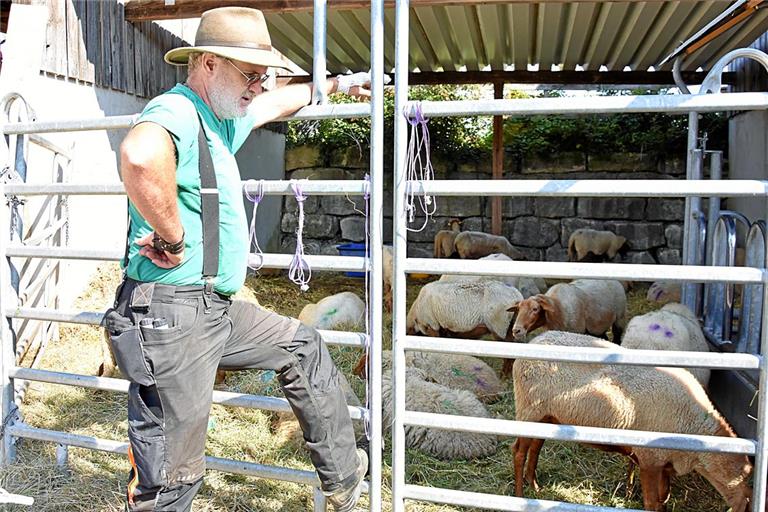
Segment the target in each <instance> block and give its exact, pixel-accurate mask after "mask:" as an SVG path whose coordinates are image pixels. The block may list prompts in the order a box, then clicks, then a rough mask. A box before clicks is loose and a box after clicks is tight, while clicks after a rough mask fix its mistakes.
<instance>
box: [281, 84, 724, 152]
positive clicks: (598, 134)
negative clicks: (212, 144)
mask: <svg viewBox="0 0 768 512" xmlns="http://www.w3.org/2000/svg"><path fill="white" fill-rule="evenodd" d="M409 94H410V98H411V100H415V101H457V100H466V99H478V98H481V97H483V88H482V87H480V86H454V85H436V86H416V87H411V89H410V92H409ZM486 94H487V91H486ZM598 94H600V95H603V96H617V95H626V94H636V95H637V94H666V91H660V92H653V91H646V90H634V91H614V90H604V91H600V92H599V93H598ZM565 95H566V94H565V92H563V91H547V92H544V93H541V94H540V96H541V97H563V96H565ZM505 97H506V98H507V99H523V98H530V97H531V96H530V95H529V94H527V93H525V92H523V91H518V90H508V91H507V93H506V94H505ZM331 101H332V102H333V103H353V102H355V101H358V100H355V99H353V98H350V97H348V96H345V95H333V96H332V97H331ZM393 113H394V90H393V89H392V88H387V89H385V91H384V114H385V123H384V139H385V140H384V144H385V148H391V147H392V144H393V140H392V137H393V131H394V130H393V119H394V117H393ZM428 127H429V133H430V139H431V147H432V153H433V155H435V156H441V157H443V158H448V159H450V160H454V161H455V160H462V161H467V160H472V159H476V158H479V157H480V156H481V155H482V154H484V153H487V152H488V151H489V150H490V148H491V147H492V141H493V131H492V123H491V118H490V117H470V118H458V117H436V118H433V119H430V120H429V123H428ZM700 130H701V132H702V133H706V134H707V137H708V147H713V148H718V149H724V148H727V138H728V120H727V117H726V116H725V115H722V114H705V115H703V116H701V120H700ZM369 133H370V119H368V118H364V119H327V120H321V121H310V122H295V123H291V124H290V125H289V129H288V134H287V144H288V146H289V147H293V146H298V145H302V144H309V145H316V146H319V147H320V149H321V151H324V152H328V151H330V150H331V149H334V148H338V147H348V146H351V145H358V146H360V147H361V148H367V147H368V145H369V140H368V137H369ZM503 133H504V145H505V147H506V149H507V151H508V152H511V153H512V154H514V155H516V156H518V157H519V158H522V157H524V156H531V155H534V156H544V157H546V156H549V155H553V154H557V153H561V152H583V153H585V154H606V153H647V154H654V155H665V154H678V155H681V154H684V153H685V150H686V144H687V133H688V118H687V116H684V115H675V116H672V115H667V114H663V113H646V114H616V115H581V116H559V115H548V116H511V117H506V118H505V119H504V128H503Z"/></svg>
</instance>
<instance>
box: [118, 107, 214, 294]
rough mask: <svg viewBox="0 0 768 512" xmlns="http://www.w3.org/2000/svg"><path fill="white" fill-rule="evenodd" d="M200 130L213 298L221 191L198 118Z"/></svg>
mask: <svg viewBox="0 0 768 512" xmlns="http://www.w3.org/2000/svg"><path fill="white" fill-rule="evenodd" d="M197 118H198V121H199V126H200V129H199V130H198V135H197V145H198V150H199V153H200V155H199V165H198V170H199V172H200V210H201V211H200V216H201V218H202V221H203V273H202V277H203V279H204V280H205V291H206V293H207V294H210V293H211V292H212V291H213V283H214V278H215V277H216V274H218V273H219V189H218V186H217V184H216V172H215V170H214V168H213V160H212V159H211V151H210V149H209V148H208V142H207V141H206V139H205V131H204V130H203V120H202V118H201V117H200V115H199V114H198V116H197ZM130 232H131V216H130V215H128V233H127V234H126V243H125V256H123V266H124V267H125V268H127V267H128V249H129V248H130V244H131V241H130V240H129V238H128V237H129V236H130Z"/></svg>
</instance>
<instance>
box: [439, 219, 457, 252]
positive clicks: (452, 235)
mask: <svg viewBox="0 0 768 512" xmlns="http://www.w3.org/2000/svg"><path fill="white" fill-rule="evenodd" d="M448 227H449V228H450V229H441V230H440V231H438V232H437V233H435V243H434V246H433V253H434V257H435V258H450V257H451V256H453V253H454V252H456V249H455V247H454V245H453V243H454V241H455V240H456V235H457V234H458V233H459V231H460V230H461V221H460V220H459V219H451V220H449V221H448Z"/></svg>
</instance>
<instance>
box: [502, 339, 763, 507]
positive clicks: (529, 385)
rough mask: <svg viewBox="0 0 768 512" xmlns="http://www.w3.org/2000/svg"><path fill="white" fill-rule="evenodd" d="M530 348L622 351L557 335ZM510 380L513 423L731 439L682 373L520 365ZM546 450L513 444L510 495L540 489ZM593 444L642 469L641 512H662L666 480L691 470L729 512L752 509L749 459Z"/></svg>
mask: <svg viewBox="0 0 768 512" xmlns="http://www.w3.org/2000/svg"><path fill="white" fill-rule="evenodd" d="M530 343H531V344H534V345H557V346H567V347H574V350H578V347H597V348H610V349H612V350H614V351H622V350H625V349H623V348H622V347H618V346H616V345H613V344H611V343H609V342H607V341H604V340H601V339H598V338H594V337H591V336H585V335H580V334H573V333H566V332H559V331H549V332H546V333H544V334H541V335H539V336H537V337H536V338H535V339H533V340H532V341H531V342H530ZM513 380H514V392H515V407H516V409H515V411H516V419H517V420H518V421H535V422H546V423H554V424H564V425H583V426H589V427H603V428H617V429H628V430H642V431H659V432H671V433H681V434H698V435H710V436H723V437H736V436H735V434H734V433H733V430H732V429H731V427H730V426H729V425H728V423H726V421H725V420H724V419H723V417H722V416H721V415H720V414H719V413H718V412H717V410H716V409H715V407H714V406H713V405H712V402H711V401H710V400H709V398H708V397H707V394H706V392H705V391H704V388H702V387H701V385H700V384H699V382H698V381H697V380H696V379H695V378H693V376H692V375H691V374H690V373H688V372H686V371H683V370H681V369H679V368H648V367H639V366H621V365H598V364H575V363H562V362H551V361H541V360H519V361H517V362H516V363H515V366H514V370H513ZM543 444H544V440H543V439H530V438H518V439H517V440H516V441H515V443H514V445H513V447H512V452H513V455H514V468H515V495H517V496H522V495H523V486H524V483H525V482H526V481H527V482H529V483H530V484H531V485H532V486H533V488H534V489H538V483H537V481H536V465H537V463H538V456H539V451H540V450H541V447H542V445H543ZM591 446H594V447H596V448H600V449H603V450H606V451H610V452H618V453H622V454H624V455H627V456H629V457H630V459H631V460H632V461H633V462H634V463H636V464H637V465H638V466H639V468H640V481H641V486H642V490H643V505H644V507H643V508H644V509H646V510H654V511H664V510H665V509H666V506H665V502H666V500H667V499H668V498H669V493H670V484H669V478H670V476H674V475H676V474H678V475H683V474H686V473H689V472H691V471H696V472H698V473H699V474H701V475H702V476H703V477H704V478H706V479H707V480H708V481H709V482H710V483H711V484H712V485H713V486H714V487H715V489H717V490H718V492H719V493H720V494H721V495H722V496H723V498H725V501H727V502H728V504H729V505H730V506H731V507H733V511H734V512H745V510H746V509H747V506H748V505H749V500H750V496H751V495H752V490H751V488H750V486H749V477H750V473H751V472H752V466H751V464H750V462H749V460H748V458H747V457H746V455H736V454H725V453H708V452H685V451H680V450H663V449H653V448H643V447H632V446H624V445H615V446H607V445H591ZM526 459H528V460H527V465H526ZM523 468H525V478H524V475H523Z"/></svg>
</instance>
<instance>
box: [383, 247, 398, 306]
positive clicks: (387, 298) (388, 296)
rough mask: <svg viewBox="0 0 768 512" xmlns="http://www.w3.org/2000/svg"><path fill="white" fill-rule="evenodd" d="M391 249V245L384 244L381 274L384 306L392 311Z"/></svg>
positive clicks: (393, 263)
mask: <svg viewBox="0 0 768 512" xmlns="http://www.w3.org/2000/svg"><path fill="white" fill-rule="evenodd" d="M392 251H393V249H392V246H391V245H385V246H383V247H382V251H381V266H382V269H381V275H382V280H383V281H384V291H383V293H384V308H385V309H386V310H387V311H392V273H393V272H394V268H395V262H394V254H393V253H392Z"/></svg>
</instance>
